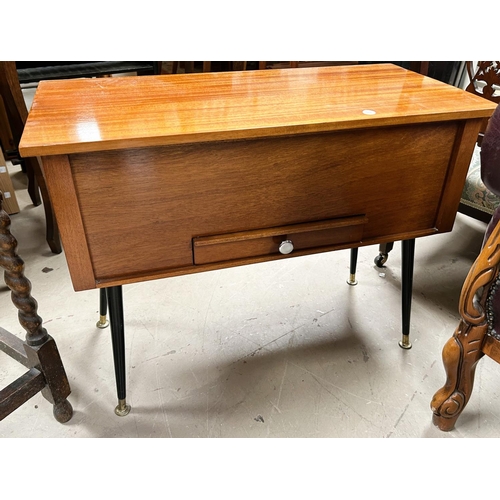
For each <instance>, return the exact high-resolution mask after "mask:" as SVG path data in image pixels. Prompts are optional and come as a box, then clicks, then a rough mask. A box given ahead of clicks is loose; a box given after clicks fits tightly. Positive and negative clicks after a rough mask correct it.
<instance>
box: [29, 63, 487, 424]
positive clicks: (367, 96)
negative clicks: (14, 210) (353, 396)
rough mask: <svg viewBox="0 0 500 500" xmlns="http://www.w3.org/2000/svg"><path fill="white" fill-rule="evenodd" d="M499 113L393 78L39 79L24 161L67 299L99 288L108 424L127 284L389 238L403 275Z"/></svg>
mask: <svg viewBox="0 0 500 500" xmlns="http://www.w3.org/2000/svg"><path fill="white" fill-rule="evenodd" d="M492 111H493V105H492V104H491V103H489V102H488V101H485V100H484V99H480V98H478V97H476V96H473V95H471V94H470V93H467V92H464V91H463V90H460V89H456V88H453V87H450V86H448V85H446V84H443V83H441V82H438V81H435V80H431V79H429V78H426V77H424V76H422V75H419V74H416V73H413V72H410V71H407V70H404V69H402V68H399V67H396V66H394V65H391V64H376V65H366V66H337V67H323V68H307V69H300V68H299V69H295V70H293V71H291V70H267V71H246V72H215V73H199V74H187V75H186V74H184V75H165V76H152V77H147V78H134V77H127V78H122V79H120V78H107V79H103V80H95V79H94V80H90V79H86V80H65V81H59V82H55V81H54V82H41V83H40V85H39V87H38V90H37V93H36V95H35V98H34V101H33V106H32V109H31V112H30V115H29V118H28V121H27V123H26V128H25V131H24V134H23V137H22V141H21V145H20V150H21V152H22V154H23V156H26V157H29V156H41V157H42V165H43V171H44V173H45V176H46V180H47V185H48V188H49V191H50V195H51V198H52V201H53V204H54V209H55V212H56V214H57V218H58V223H59V225H60V230H61V236H62V239H63V242H64V249H65V255H66V258H67V261H68V266H69V270H70V273H71V278H72V282H73V286H74V288H75V290H86V289H93V288H101V289H102V288H105V289H106V295H107V299H108V300H107V302H108V305H109V314H110V323H111V334H112V339H113V349H114V360H115V372H116V379H117V392H118V400H119V404H118V407H117V409H116V412H117V414H120V415H123V414H126V413H127V412H128V409H129V407H128V405H127V403H126V398H125V394H126V390H125V353H124V319H123V301H122V285H126V284H127V283H134V282H137V281H145V280H150V279H159V278H166V277H169V276H177V275H183V274H188V273H197V272H202V271H208V270H213V269H222V268H227V267H231V266H238V265H244V264H252V263H258V262H264V261H269V260H275V259H284V258H288V257H294V256H301V255H308V254H312V253H317V252H326V251H331V250H336V249H341V248H352V247H359V246H361V245H372V244H378V243H381V242H384V241H395V240H405V241H408V245H407V246H408V252H407V257H408V259H409V260H411V261H413V253H412V244H411V242H412V240H413V239H414V238H416V237H420V236H425V235H431V234H436V233H439V232H443V231H450V230H451V228H452V226H453V222H454V219H455V215H456V210H457V207H458V203H459V199H460V193H461V190H462V186H463V181H464V178H465V174H466V171H467V166H468V164H469V160H470V156H471V154H472V150H473V147H474V143H475V139H476V137H477V133H478V130H479V127H480V124H481V121H482V119H483V118H484V117H488V116H490V115H491V113H492ZM117 186H119V189H117ZM402 207H404V209H402ZM411 264H413V262H411ZM407 268H408V269H410V270H411V268H412V265H411V266H408V267H407ZM407 298H408V297H407ZM409 298H410V299H411V289H410V294H409ZM409 305H410V304H409V303H408V301H407V300H406V299H405V300H404V301H403V306H404V307H407V308H409ZM403 341H404V342H409V341H408V336H407V335H406V337H404V338H403Z"/></svg>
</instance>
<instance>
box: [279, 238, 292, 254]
mask: <svg viewBox="0 0 500 500" xmlns="http://www.w3.org/2000/svg"><path fill="white" fill-rule="evenodd" d="M292 250H293V243H292V242H291V240H285V241H282V242H281V243H280V246H279V251H280V253H282V254H283V255H286V254H288V253H291V252H292Z"/></svg>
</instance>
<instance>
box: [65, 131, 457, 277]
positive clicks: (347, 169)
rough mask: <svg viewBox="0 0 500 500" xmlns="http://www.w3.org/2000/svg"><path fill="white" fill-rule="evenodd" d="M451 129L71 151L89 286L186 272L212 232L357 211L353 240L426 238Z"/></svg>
mask: <svg viewBox="0 0 500 500" xmlns="http://www.w3.org/2000/svg"><path fill="white" fill-rule="evenodd" d="M458 129H459V126H458V123H457V122H441V123H438V124H432V123H431V124H416V125H405V126H401V127H389V128H380V129H366V130H355V131H341V132H333V133H324V134H313V135H303V136H295V137H281V138H272V139H255V140H244V141H228V142H218V143H205V144H187V145H174V146H162V147H152V148H143V149H130V150H121V151H106V152H95V153H82V154H75V155H70V157H69V158H70V163H71V170H72V174H73V179H74V184H75V189H76V194H77V197H78V200H79V202H80V210H81V215H82V221H83V225H84V228H85V233H86V235H87V241H88V245H89V249H90V254H91V257H92V265H93V267H94V270H95V277H96V280H97V282H100V281H101V280H103V281H105V280H115V281H116V279H118V278H119V277H124V278H125V277H127V276H130V275H143V276H147V275H151V276H153V275H157V274H161V273H162V272H164V271H165V270H167V271H168V270H170V271H171V272H172V274H179V270H182V269H185V270H186V272H192V270H191V271H188V270H189V269H190V268H192V267H193V266H194V263H193V248H192V240H193V238H196V237H203V236H210V235H223V234H230V233H234V232H239V231H251V230H259V229H266V228H272V227H276V226H285V225H292V224H303V223H311V222H317V221H323V220H328V219H335V218H339V217H349V216H354V215H358V214H364V215H366V217H367V219H368V221H369V223H368V224H367V225H366V227H365V228H364V233H363V240H367V241H371V242H373V241H374V239H379V240H381V239H382V238H385V237H390V236H391V235H395V234H401V233H405V234H408V235H409V236H411V235H412V234H423V233H426V232H427V231H430V230H432V229H433V228H434V224H435V220H436V214H437V213H438V209H439V207H440V203H441V199H442V194H443V192H444V191H445V190H444V189H443V186H444V183H445V179H446V178H447V175H448V167H449V164H450V157H451V153H452V150H453V145H454V143H455V136H456V134H457V130H458ZM359 244H363V242H359ZM345 246H346V245H344V247H345ZM358 246H359V245H358ZM291 256H293V253H292V254H291ZM255 260H256V261H257V260H258V261H260V260H262V259H261V258H256V259H255ZM68 262H69V265H70V267H71V266H72V262H71V259H70V258H69V256H68ZM246 263H248V261H247V262H246ZM199 270H200V271H201V270H205V268H203V267H202V266H200V269H199ZM181 274H182V272H181Z"/></svg>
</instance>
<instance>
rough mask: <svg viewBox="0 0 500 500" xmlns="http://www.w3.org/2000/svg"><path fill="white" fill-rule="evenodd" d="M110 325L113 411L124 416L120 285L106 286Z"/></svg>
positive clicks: (124, 384) (123, 354)
mask: <svg viewBox="0 0 500 500" xmlns="http://www.w3.org/2000/svg"><path fill="white" fill-rule="evenodd" d="M106 293H107V297H108V307H109V320H110V325H111V340H112V344H113V360H114V365H115V377H116V391H117V395H118V406H117V407H116V408H115V413H116V414H117V415H118V416H119V417H124V416H125V415H128V413H129V412H130V405H128V404H127V401H126V373H125V328H124V319H123V291H122V287H121V286H112V287H109V288H106Z"/></svg>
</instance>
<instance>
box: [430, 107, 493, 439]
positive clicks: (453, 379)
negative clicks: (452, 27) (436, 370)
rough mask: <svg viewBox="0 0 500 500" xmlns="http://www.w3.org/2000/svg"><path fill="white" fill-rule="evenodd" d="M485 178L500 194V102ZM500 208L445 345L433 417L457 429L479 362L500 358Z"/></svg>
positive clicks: (484, 151) (484, 154)
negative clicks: (443, 380)
mask: <svg viewBox="0 0 500 500" xmlns="http://www.w3.org/2000/svg"><path fill="white" fill-rule="evenodd" d="M481 162H482V165H481V168H482V178H483V180H484V183H485V185H486V186H487V187H488V189H490V190H491V191H492V192H493V193H495V194H496V195H498V196H500V107H498V108H497V109H496V110H495V113H494V114H493V116H492V118H491V120H490V123H489V125H488V128H487V129H486V132H485V135H484V139H483V141H482V148H481ZM499 220H500V208H497V209H496V211H495V213H494V214H493V217H492V220H491V221H490V223H489V225H488V228H487V230H486V234H485V242H486V243H485V245H484V246H483V249H482V251H481V253H480V255H479V257H478V258H477V259H476V262H475V263H474V265H473V266H472V268H471V270H470V271H469V274H468V275H467V278H466V280H465V283H464V286H463V288H462V293H461V296H460V302H459V312H460V316H461V320H460V323H459V325H458V327H457V329H456V331H455V333H454V335H453V337H451V338H450V339H449V340H448V342H447V343H446V345H445V346H444V348H443V362H444V366H445V370H446V383H445V385H444V387H442V388H441V389H440V390H439V391H438V392H437V393H436V394H435V395H434V397H433V399H432V403H431V408H432V411H433V413H434V415H433V422H434V423H435V424H436V425H437V426H438V427H439V428H440V429H441V430H444V431H449V430H451V429H452V428H453V427H454V425H455V422H456V420H457V418H458V417H459V416H460V414H461V413H462V411H463V410H464V408H465V405H466V404H467V403H468V401H469V399H470V397H471V393H472V387H473V384H474V372H475V369H476V365H477V362H478V361H479V360H480V359H481V358H482V357H483V356H484V355H485V354H486V355H488V356H489V357H490V358H492V359H494V360H495V361H497V362H499V363H500V224H498V222H499Z"/></svg>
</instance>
